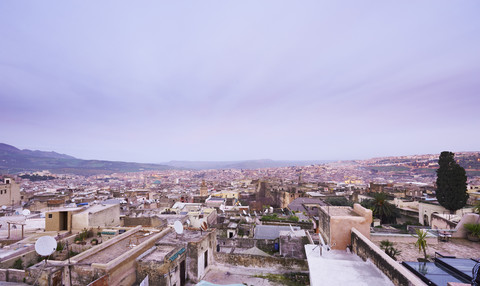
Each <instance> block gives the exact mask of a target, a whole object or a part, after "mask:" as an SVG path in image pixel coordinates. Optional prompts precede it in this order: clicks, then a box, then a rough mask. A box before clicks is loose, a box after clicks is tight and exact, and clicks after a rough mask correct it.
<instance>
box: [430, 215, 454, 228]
mask: <svg viewBox="0 0 480 286" xmlns="http://www.w3.org/2000/svg"><path fill="white" fill-rule="evenodd" d="M430 222H431V227H432V229H455V227H456V226H457V224H456V223H454V222H451V221H449V220H448V219H446V218H444V217H442V216H440V215H438V214H436V213H434V214H432V215H431V218H430Z"/></svg>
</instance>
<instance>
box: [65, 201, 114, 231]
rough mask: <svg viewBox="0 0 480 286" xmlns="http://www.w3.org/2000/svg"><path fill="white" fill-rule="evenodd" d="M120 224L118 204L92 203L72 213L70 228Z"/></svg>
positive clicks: (77, 228) (78, 228)
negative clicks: (86, 207)
mask: <svg viewBox="0 0 480 286" xmlns="http://www.w3.org/2000/svg"><path fill="white" fill-rule="evenodd" d="M119 225H120V205H119V204H113V205H93V206H91V207H89V208H88V209H85V210H83V211H81V212H78V213H75V214H73V215H72V230H74V231H75V230H82V229H90V228H97V227H101V228H103V227H112V226H119Z"/></svg>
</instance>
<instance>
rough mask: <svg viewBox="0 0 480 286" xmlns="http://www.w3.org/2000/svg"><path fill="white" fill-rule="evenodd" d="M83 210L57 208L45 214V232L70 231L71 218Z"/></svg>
mask: <svg viewBox="0 0 480 286" xmlns="http://www.w3.org/2000/svg"><path fill="white" fill-rule="evenodd" d="M83 209H84V208H83V207H81V208H58V209H55V210H51V211H47V212H46V213H45V231H64V230H65V231H71V230H72V216H73V214H75V213H78V212H81V211H82V210H83Z"/></svg>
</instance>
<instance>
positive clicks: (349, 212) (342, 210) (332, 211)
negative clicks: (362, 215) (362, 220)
mask: <svg viewBox="0 0 480 286" xmlns="http://www.w3.org/2000/svg"><path fill="white" fill-rule="evenodd" d="M321 208H322V209H323V210H324V211H325V212H326V213H327V214H329V215H330V216H359V215H358V214H357V213H356V212H354V211H353V209H352V208H351V207H328V206H324V207H321Z"/></svg>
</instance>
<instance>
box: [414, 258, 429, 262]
mask: <svg viewBox="0 0 480 286" xmlns="http://www.w3.org/2000/svg"><path fill="white" fill-rule="evenodd" d="M417 261H418V262H430V261H429V260H428V259H425V258H423V257H422V258H417Z"/></svg>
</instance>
